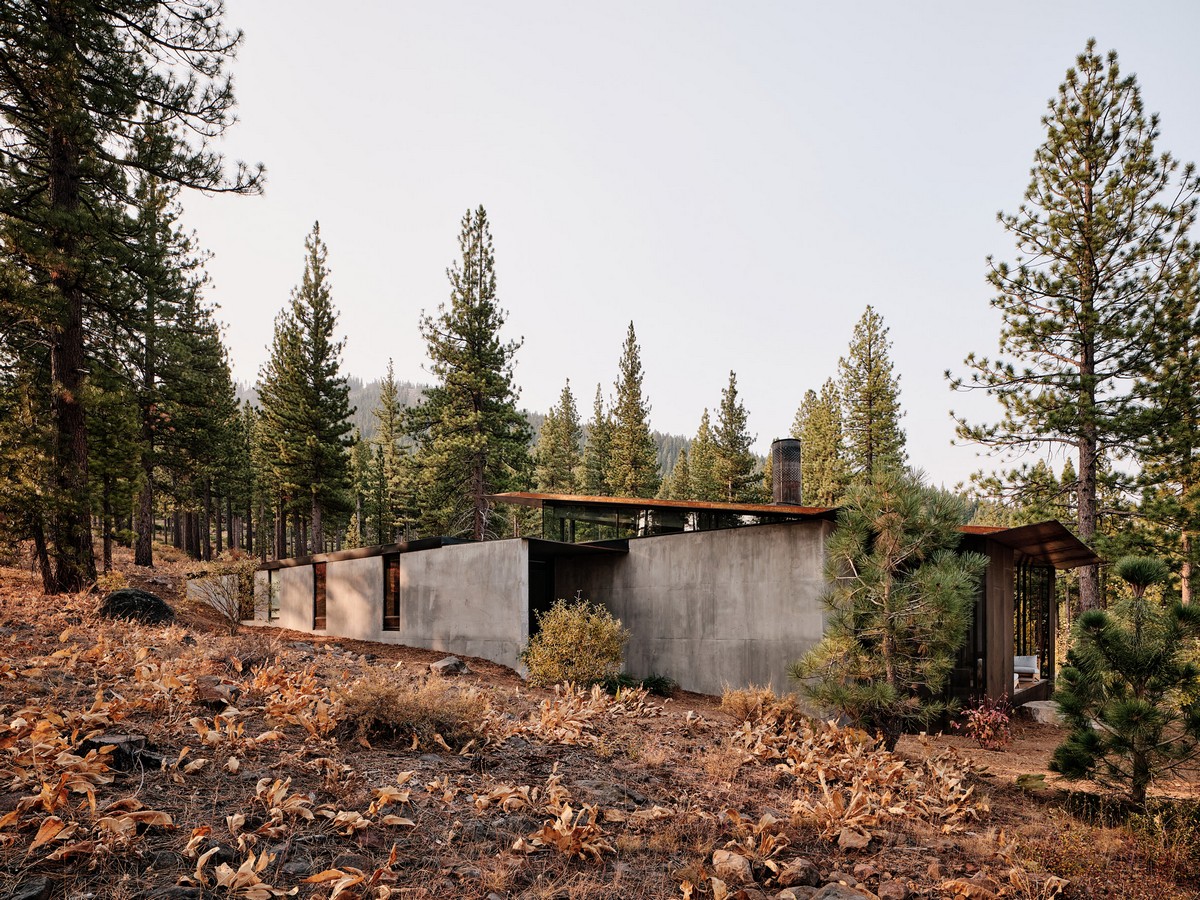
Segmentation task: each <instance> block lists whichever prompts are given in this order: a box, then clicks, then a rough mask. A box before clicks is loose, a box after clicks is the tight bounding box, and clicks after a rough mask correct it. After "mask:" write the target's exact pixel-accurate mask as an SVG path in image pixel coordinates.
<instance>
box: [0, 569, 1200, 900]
mask: <svg viewBox="0 0 1200 900" xmlns="http://www.w3.org/2000/svg"><path fill="white" fill-rule="evenodd" d="M195 568H196V567H195V564H194V563H187V564H186V566H185V564H184V563H182V562H180V563H177V564H172V563H166V564H164V565H163V566H161V567H159V568H157V569H154V570H133V569H126V570H125V571H127V572H128V577H129V580H130V583H131V584H133V585H135V586H139V587H141V586H149V587H150V589H152V590H154V589H156V588H157V589H158V591H160V592H161V593H162V594H163V595H164V596H168V597H170V598H171V599H172V600H174V601H176V602H177V601H178V593H179V590H178V586H179V584H181V580H182V574H183V572H184V571H185V569H186V570H188V571H194V570H195ZM164 578H166V580H165V581H164V580H163V579H164ZM150 579H154V581H151V580H150ZM95 605H96V598H95V597H94V596H84V595H81V596H79V597H71V598H56V599H55V601H54V602H53V603H47V602H46V601H45V599H44V598H43V597H41V596H40V593H39V591H38V585H37V582H36V580H35V579H33V578H32V577H30V576H29V575H28V573H22V572H14V571H11V570H4V571H0V785H3V790H2V791H0V885H3V887H0V897H4V896H6V894H7V892H8V889H11V888H13V887H16V886H20V885H26V884H28V883H29V882H30V881H32V879H34V878H38V877H45V878H48V879H49V881H50V883H51V896H54V897H84V896H86V895H88V894H91V895H93V896H95V897H97V898H99V897H104V898H118V900H145V898H148V897H149V896H152V895H154V894H155V892H156V891H157V890H159V889H161V888H166V887H172V886H180V887H186V886H187V885H188V883H189V881H188V880H189V879H192V880H193V881H192V883H193V884H196V883H198V882H199V881H200V880H201V879H203V880H205V881H206V884H205V886H204V887H203V888H202V889H201V890H199V891H197V892H196V893H197V894H198V895H200V896H205V897H208V896H213V897H216V896H220V897H241V898H243V900H245V898H247V897H250V896H262V897H264V898H266V897H267V896H269V895H270V892H269V891H268V887H269V888H270V890H272V891H283V892H290V891H292V890H293V889H295V890H296V891H297V894H296V896H298V897H302V898H304V897H306V898H312V900H330V898H331V896H332V895H333V894H334V893H335V892H338V891H339V890H340V893H339V894H338V897H339V900H351V898H353V900H382V898H384V897H388V896H390V897H391V898H396V897H398V896H401V897H405V898H413V900H422V898H465V900H486V898H487V897H488V895H489V894H492V893H494V894H497V895H499V896H501V897H505V898H511V900H517V898H534V897H546V898H568V897H579V898H591V897H594V898H600V897H605V898H609V897H621V898H626V897H628V898H642V897H645V898H664V897H671V896H676V897H679V896H684V893H683V892H682V891H681V888H683V886H684V882H685V880H686V881H687V882H690V883H691V885H692V886H693V894H692V896H693V897H695V898H697V900H699V898H706V900H707V898H709V897H715V896H718V894H719V891H720V888H719V887H718V885H717V883H716V882H715V881H713V880H712V877H711V876H712V856H713V852H714V851H715V850H719V849H725V850H731V851H734V852H738V853H743V854H745V855H746V856H747V858H749V859H750V860H751V861H752V863H753V865H754V871H755V877H756V880H757V881H758V885H757V887H758V889H759V890H761V892H762V895H763V896H776V895H778V894H779V892H780V890H781V888H782V885H781V883H780V882H779V879H778V878H776V877H775V876H774V875H773V874H772V866H777V867H778V868H779V869H780V870H782V869H783V868H784V867H786V865H787V864H788V863H789V862H791V861H792V860H794V859H795V858H797V857H803V858H805V859H808V860H811V861H812V862H813V864H814V865H815V866H816V867H817V869H818V871H819V872H820V874H821V876H822V877H828V876H830V875H832V873H834V872H838V871H840V872H852V871H855V866H856V865H857V864H859V863H864V864H869V866H870V867H873V868H874V869H877V870H878V871H879V872H880V873H882V872H888V873H891V875H892V876H893V877H896V878H898V879H901V880H905V881H910V882H912V884H913V886H914V893H913V896H914V897H928V898H940V897H949V896H950V895H951V894H952V893H953V891H955V890H958V891H959V893H960V894H961V893H962V891H963V890H974V889H975V888H972V887H970V886H969V885H970V884H975V885H976V888H977V887H978V885H979V884H983V883H986V884H989V885H992V886H993V887H992V888H989V890H991V892H992V894H994V896H996V897H998V898H999V897H1003V898H1011V900H1025V898H1038V900H1043V898H1045V900H1049V898H1051V897H1053V896H1055V893H1056V892H1057V893H1058V895H1059V896H1061V897H1063V898H1064V900H1073V898H1082V897H1089V896H1097V897H1099V896H1109V897H1116V896H1120V897H1129V898H1137V900H1149V898H1152V897H1153V898H1156V900H1157V898H1161V900H1176V898H1183V897H1190V896H1195V893H1196V888H1197V887H1200V876H1198V875H1197V872H1198V870H1200V867H1198V866H1197V859H1196V846H1197V844H1198V843H1200V841H1197V839H1196V838H1195V834H1196V833H1197V831H1198V829H1196V828H1195V827H1194V825H1193V823H1194V821H1195V817H1194V816H1192V815H1188V816H1175V817H1173V818H1172V817H1169V816H1164V817H1163V818H1161V819H1156V818H1155V816H1153V815H1151V816H1149V817H1147V818H1146V819H1145V820H1143V821H1139V822H1136V823H1132V824H1130V825H1126V824H1123V823H1122V822H1117V821H1110V820H1107V819H1106V820H1104V821H1100V820H1098V819H1097V817H1096V816H1091V817H1089V816H1087V815H1084V814H1083V813H1082V812H1081V811H1080V810H1079V809H1077V808H1076V807H1074V806H1072V805H1071V804H1069V803H1068V802H1067V801H1066V799H1065V798H1064V796H1063V795H1062V794H1061V793H1060V792H1058V791H1057V790H1055V789H1053V788H1050V789H1047V790H1045V791H1042V792H1040V793H1038V794H1032V795H1031V794H1025V793H1023V792H1021V791H1019V790H1018V789H1017V788H1016V787H1015V786H1014V785H1012V776H1011V775H1009V776H1007V778H1000V777H993V778H986V779H985V778H980V777H978V776H976V775H972V774H970V773H967V772H964V771H962V770H961V768H960V767H958V765H957V764H956V763H954V762H953V761H949V762H947V761H943V762H941V763H937V764H936V766H935V768H934V769H930V763H931V761H932V760H934V758H935V757H937V756H938V753H939V752H940V750H942V749H944V748H945V747H946V746H947V741H949V740H951V739H937V740H935V741H931V742H927V743H924V744H923V743H920V742H918V741H916V740H912V739H907V738H906V739H905V742H902V750H903V752H902V753H901V754H899V755H886V754H883V753H882V752H880V751H879V749H878V748H877V747H876V746H875V745H874V744H873V743H872V742H871V741H869V740H868V739H866V738H865V737H864V736H861V735H859V734H858V733H856V732H853V731H852V730H850V729H837V728H831V727H827V726H822V725H820V724H819V723H812V722H809V721H808V720H806V719H804V718H803V717H802V716H801V715H800V714H799V712H798V710H797V707H796V704H795V702H794V701H793V700H792V699H791V698H788V697H783V698H780V697H777V696H775V695H774V694H773V693H771V692H770V691H767V690H764V689H761V688H754V689H747V690H743V691H728V692H726V695H725V697H724V698H722V699H721V700H720V702H718V700H717V699H716V698H706V697H700V696H697V695H684V694H682V693H681V694H678V695H676V696H675V697H674V698H672V699H671V700H661V699H658V698H655V699H653V700H652V699H651V698H649V697H647V696H646V695H645V694H644V693H641V692H636V691H632V692H628V693H626V692H624V691H623V692H622V694H621V696H620V697H616V698H614V697H610V696H608V695H607V694H606V693H604V692H603V691H599V690H597V691H584V690H580V689H578V688H565V687H559V688H558V689H557V690H556V691H547V690H537V689H534V690H530V689H529V687H528V686H527V685H524V684H523V683H521V681H520V680H519V679H518V678H517V677H516V676H515V674H513V673H512V672H511V671H508V670H505V669H503V668H501V667H499V666H495V665H494V664H490V663H487V662H486V661H483V660H470V661H469V664H470V666H471V669H472V673H473V674H469V675H464V676H462V677H461V678H459V679H453V680H443V679H430V678H428V676H427V672H428V668H427V667H428V664H429V663H430V662H433V661H436V660H437V659H438V658H440V657H441V656H442V655H443V654H439V653H435V652H432V651H423V650H416V649H412V648H403V647H396V646H382V645H372V644H366V643H363V642H356V641H348V640H338V639H328V638H322V637H319V636H314V635H307V634H298V633H294V632H286V631H282V630H279V629H241V630H240V631H239V632H238V633H237V634H235V635H230V634H228V633H227V632H225V631H223V630H222V627H221V623H220V622H219V621H218V620H217V619H216V618H215V617H212V616H208V617H199V616H195V617H192V616H186V615H185V616H183V617H181V620H180V621H179V622H177V623H176V624H174V625H172V626H165V627H159V626H153V627H152V626H142V625H132V626H131V625H127V624H123V623H120V624H118V623H112V622H108V621H102V620H99V619H98V618H96V617H95V616H94V615H93V612H92V611H93V610H94V608H95ZM222 697H226V698H227V699H228V702H224V701H223V700H222ZM105 732H113V733H120V734H136V735H142V736H144V737H145V738H146V741H147V744H148V745H149V746H150V747H151V748H152V749H153V751H154V752H155V753H157V754H159V755H160V756H161V758H162V759H163V760H164V761H165V765H161V766H160V765H158V764H157V763H156V762H155V761H154V760H155V759H156V758H157V757H151V758H149V759H148V760H145V761H143V762H142V763H139V764H136V765H134V766H133V767H132V768H130V769H121V768H118V767H116V766H115V765H113V766H109V764H108V762H107V761H106V759H105V758H104V757H103V755H100V754H96V755H93V756H91V758H90V759H89V758H88V756H87V753H86V752H85V751H84V748H83V746H82V745H81V744H82V739H83V737H84V736H86V735H88V734H91V733H97V734H103V733H105ZM360 735H361V736H362V737H363V738H364V743H360V742H359V741H358V740H356V738H357V737H358V736H360ZM414 735H415V736H416V738H417V740H416V747H414V746H413V737H414ZM956 740H961V738H958V739H956ZM443 743H444V745H445V746H442V744H443ZM1030 747H1034V748H1035V749H1036V750H1037V752H1038V753H1041V756H1040V757H1038V760H1040V761H1033V762H1030V765H1031V766H1032V767H1033V768H1035V769H1036V768H1040V767H1041V766H1042V765H1044V758H1045V756H1046V754H1047V753H1048V750H1043V749H1037V748H1039V747H1040V745H1037V744H1034V743H1032V742H1031V741H1030V739H1029V737H1028V736H1026V735H1023V734H1022V733H1018V735H1017V742H1016V744H1015V745H1014V747H1013V748H1012V749H1011V750H1010V751H1009V752H1008V753H1007V754H1004V755H1002V754H998V753H992V754H990V755H989V757H988V759H989V761H995V760H996V759H999V758H1002V757H1003V758H1009V759H1012V758H1017V753H1018V752H1026V753H1027V752H1029V748H1030ZM446 748H452V749H453V750H454V751H455V752H450V751H449V750H447V749H446ZM1022 748H1024V749H1022ZM979 752H980V753H982V751H979ZM1025 759H1033V757H1026V758H1025ZM1022 764H1024V762H1023V763H1022ZM938 766H940V768H937V767H938ZM1022 771H1028V769H1023V770H1022ZM1002 782H1003V783H1002ZM89 791H90V792H91V794H90V795H89V793H88V792H89ZM968 791H970V793H967V792H968ZM985 795H990V800H991V811H990V812H988V810H987V805H986V804H985V803H981V802H980V801H983V800H984V799H986V797H985ZM93 797H94V801H95V807H94V808H93V807H92V805H91V798H93ZM164 816H166V817H169V818H170V820H171V825H170V826H166V825H163V824H158V823H161V822H164V821H165V819H163V818H162V817H164ZM60 824H61V830H56V829H59V827H60ZM846 825H850V826H853V827H854V828H858V829H861V830H862V831H863V832H869V833H870V838H871V841H870V845H869V846H868V847H867V848H865V849H863V850H853V849H845V848H843V847H841V846H839V844H838V838H837V835H838V834H839V833H840V829H841V828H842V827H843V826H846ZM68 829H71V830H69V831H68ZM39 836H40V837H39ZM264 851H268V852H269V853H273V854H275V856H274V858H273V859H268V861H267V862H266V863H264V862H263V859H264V857H263V855H262V854H263V853H264ZM210 852H214V855H212V856H209V857H207V858H206V856H205V855H206V854H208V853H210ZM251 854H253V855H254V863H253V864H252V865H251V866H250V868H249V869H246V870H244V871H243V874H242V876H240V877H241V879H242V882H244V884H242V886H240V887H236V886H234V885H235V879H236V878H238V877H239V876H237V872H238V871H239V867H242V866H245V865H246V864H247V862H248V861H249V860H250V858H251ZM202 859H206V861H205V862H204V863H203V864H201V860H202ZM933 862H936V863H937V867H936V870H931V863H933ZM222 866H224V868H222ZM259 866H261V869H259V868H257V867H259ZM333 869H336V870H338V872H340V873H341V874H340V875H336V876H333V875H329V876H327V877H329V878H330V879H331V880H329V881H326V882H324V883H321V884H316V883H311V882H306V881H305V879H306V878H308V877H309V876H310V875H313V874H316V873H321V872H327V873H328V872H330V871H331V870H333ZM197 870H199V875H197ZM356 873H362V874H361V876H360V875H359V874H356ZM859 875H861V878H860V879H859V880H860V881H861V882H863V887H864V888H865V889H867V890H870V891H872V892H875V891H876V890H877V888H878V886H879V884H878V882H879V878H880V877H881V876H879V875H869V874H863V872H859ZM360 877H361V879H362V880H361V881H356V880H355V879H359V878H360ZM856 877H857V876H856ZM977 877H978V879H979V881H978V882H971V879H975V878H977ZM222 879H223V880H222ZM251 879H257V881H254V882H253V883H252V882H251ZM333 879H336V880H333ZM1055 879H1059V880H1061V879H1068V880H1069V881H1070V882H1071V883H1070V884H1069V885H1067V886H1066V887H1063V886H1062V884H1061V883H1060V881H1058V880H1055ZM258 885H266V886H267V887H259V886H258ZM339 885H341V886H342V887H341V888H340V889H339V887H338V886H339ZM183 893H184V892H180V894H179V895H180V896H182V895H183ZM730 896H736V891H734V892H733V893H732V894H730ZM747 896H755V894H753V893H750V892H748V893H747ZM976 896H982V895H981V894H978V893H977V894H976Z"/></svg>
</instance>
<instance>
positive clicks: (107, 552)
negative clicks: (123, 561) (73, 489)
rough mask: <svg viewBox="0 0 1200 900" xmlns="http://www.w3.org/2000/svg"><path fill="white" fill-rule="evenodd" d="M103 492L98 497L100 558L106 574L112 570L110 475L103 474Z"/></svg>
mask: <svg viewBox="0 0 1200 900" xmlns="http://www.w3.org/2000/svg"><path fill="white" fill-rule="evenodd" d="M102 490H103V494H102V495H101V498H100V504H101V509H102V510H103V512H104V515H103V516H102V517H101V519H100V532H101V535H102V537H101V544H100V546H101V547H102V548H103V549H102V551H101V554H102V556H101V558H102V560H103V567H104V574H105V575H107V574H109V573H110V572H111V571H112V534H113V512H112V476H111V475H105V476H104V486H103V489H102Z"/></svg>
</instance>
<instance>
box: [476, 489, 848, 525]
mask: <svg viewBox="0 0 1200 900" xmlns="http://www.w3.org/2000/svg"><path fill="white" fill-rule="evenodd" d="M488 499H489V500H494V501H496V502H497V503H512V504H515V505H517V506H530V507H533V508H534V509H542V508H544V507H545V506H547V505H549V506H603V507H609V508H613V509H660V510H672V511H682V512H728V513H733V514H735V515H744V516H792V517H795V518H810V519H811V518H827V519H831V518H833V517H834V516H835V515H836V514H837V509H836V507H830V506H794V505H792V504H790V503H714V502H710V501H706V500H660V499H657V498H655V499H650V498H647V497H596V496H591V495H588V494H541V493H537V492H535V491H510V492H508V493H505V494H489V495H488Z"/></svg>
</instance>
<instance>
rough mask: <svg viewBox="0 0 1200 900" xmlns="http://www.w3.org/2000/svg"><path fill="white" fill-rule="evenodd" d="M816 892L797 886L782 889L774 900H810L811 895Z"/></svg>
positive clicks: (812, 889)
mask: <svg viewBox="0 0 1200 900" xmlns="http://www.w3.org/2000/svg"><path fill="white" fill-rule="evenodd" d="M816 892H817V889H816V888H814V887H806V886H805V885H799V884H798V885H796V886H795V887H789V888H784V889H783V890H782V891H780V892H779V893H778V894H776V895H775V900H812V895H813V894H815V893H816Z"/></svg>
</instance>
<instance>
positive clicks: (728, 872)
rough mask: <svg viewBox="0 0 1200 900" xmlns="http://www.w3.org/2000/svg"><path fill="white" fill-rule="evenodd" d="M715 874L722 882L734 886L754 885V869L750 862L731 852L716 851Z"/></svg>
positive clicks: (714, 860) (713, 861) (714, 857)
mask: <svg viewBox="0 0 1200 900" xmlns="http://www.w3.org/2000/svg"><path fill="white" fill-rule="evenodd" d="M712 863H713V873H714V874H715V875H716V876H717V877H718V878H720V879H721V880H722V881H728V882H731V883H733V884H753V883H754V869H753V868H752V867H751V866H750V860H748V859H746V857H744V856H741V855H740V854H737V853H733V852H731V851H729V850H714V851H713V857H712Z"/></svg>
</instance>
